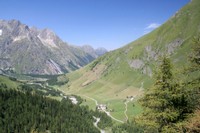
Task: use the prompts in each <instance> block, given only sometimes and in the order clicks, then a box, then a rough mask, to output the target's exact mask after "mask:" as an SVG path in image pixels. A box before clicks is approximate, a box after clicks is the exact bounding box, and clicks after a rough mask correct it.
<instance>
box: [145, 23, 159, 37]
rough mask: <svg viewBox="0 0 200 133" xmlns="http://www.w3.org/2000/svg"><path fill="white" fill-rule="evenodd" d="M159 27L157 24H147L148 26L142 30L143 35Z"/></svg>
mask: <svg viewBox="0 0 200 133" xmlns="http://www.w3.org/2000/svg"><path fill="white" fill-rule="evenodd" d="M159 26H160V24H158V23H151V24H149V25H148V26H147V27H146V28H145V29H144V33H143V35H145V34H148V33H150V32H151V31H152V30H154V29H156V28H158V27H159Z"/></svg>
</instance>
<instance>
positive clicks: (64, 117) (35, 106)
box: [0, 89, 112, 133]
mask: <svg viewBox="0 0 200 133" xmlns="http://www.w3.org/2000/svg"><path fill="white" fill-rule="evenodd" d="M0 107H1V108H0V131H1V132H2V133H12V132H13V133H30V132H41V133H42V132H46V131H50V132H52V133H56V132H57V133H79V132H81V133H98V132H99V130H98V129H97V128H96V127H94V125H93V122H94V119H93V115H94V116H95V115H97V116H101V115H102V116H104V117H105V116H106V114H101V113H100V112H97V111H95V112H94V111H91V110H89V109H88V107H87V106H81V107H80V106H78V105H73V104H72V103H71V101H70V100H68V99H63V100H62V101H61V102H59V101H57V100H53V99H50V98H46V97H44V96H41V95H37V94H34V95H33V94H31V93H30V92H21V91H16V90H12V89H9V90H6V89H0ZM104 117H102V118H101V119H102V120H103V119H104ZM105 120H108V123H109V122H110V124H111V123H112V121H111V120H110V119H109V118H106V119H105ZM105 120H104V121H105ZM101 125H102V127H106V125H103V124H101ZM111 125H112V124H111Z"/></svg>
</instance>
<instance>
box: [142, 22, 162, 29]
mask: <svg viewBox="0 0 200 133" xmlns="http://www.w3.org/2000/svg"><path fill="white" fill-rule="evenodd" d="M159 26H160V24H158V23H151V24H149V25H148V26H147V27H146V28H145V29H156V28H158V27H159Z"/></svg>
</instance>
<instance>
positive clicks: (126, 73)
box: [60, 0, 200, 120]
mask: <svg viewBox="0 0 200 133" xmlns="http://www.w3.org/2000/svg"><path fill="white" fill-rule="evenodd" d="M199 7H200V1H199V0H193V1H192V2H190V3H188V4H187V5H186V6H184V7H183V8H182V9H181V10H180V11H179V12H177V13H176V14H175V15H174V16H173V17H171V18H170V19H169V20H168V21H167V22H166V23H164V24H163V25H162V26H160V27H159V28H157V29H156V30H154V31H152V32H151V33H149V34H147V35H145V36H143V37H141V38H139V39H138V40H136V41H134V42H132V43H130V44H128V45H126V46H125V47H122V48H120V49H117V50H115V51H111V52H109V53H107V54H105V55H104V56H102V57H100V58H98V59H96V60H95V61H93V62H92V63H90V64H89V65H87V66H86V67H84V68H82V69H80V70H77V71H75V72H72V73H70V74H68V75H67V76H68V77H69V82H68V84H67V85H65V86H62V87H61V88H60V89H61V90H63V91H64V92H66V93H73V94H79V95H81V96H83V95H87V96H89V97H92V98H95V99H96V100H97V101H98V102H99V103H105V104H108V106H109V108H110V109H113V110H114V111H113V112H111V115H113V116H115V117H116V118H118V119H121V120H125V115H124V108H125V105H124V100H125V99H126V97H127V96H134V97H136V99H137V98H138V97H140V96H141V95H142V93H143V88H148V87H149V86H151V85H152V83H153V79H152V77H151V76H150V75H151V73H153V71H154V69H155V65H156V64H157V62H158V59H157V57H159V56H161V55H162V54H164V53H165V54H168V55H170V57H171V59H172V61H173V62H174V63H175V67H176V68H178V67H180V66H182V65H183V64H187V55H188V53H189V52H190V50H191V45H190V44H191V43H192V41H191V40H192V38H193V36H195V35H196V34H197V33H198V32H200V14H199V12H200V8H199ZM148 48H149V49H150V50H148ZM168 51H172V52H168ZM134 60H140V61H141V62H142V63H143V66H142V67H140V68H138V69H136V68H133V67H132V66H131V65H130V62H132V61H134ZM145 70H146V71H149V72H145ZM88 100H89V99H87V100H86V101H88ZM134 101H136V100H134ZM134 101H132V102H130V103H129V104H130V105H131V104H132V103H133V102H134ZM84 104H87V102H86V103H84ZM88 105H91V107H93V108H94V106H95V105H94V104H92V101H88ZM138 110H139V111H138ZM140 111H141V108H140V106H139V105H138V104H137V103H136V104H135V106H134V107H129V108H128V113H127V114H128V116H129V117H130V116H133V115H137V114H138V113H139V112H140ZM131 112H133V113H131Z"/></svg>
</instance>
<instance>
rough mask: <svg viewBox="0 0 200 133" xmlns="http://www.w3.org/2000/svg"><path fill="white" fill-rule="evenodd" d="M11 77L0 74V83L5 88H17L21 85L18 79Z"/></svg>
mask: <svg viewBox="0 0 200 133" xmlns="http://www.w3.org/2000/svg"><path fill="white" fill-rule="evenodd" d="M11 79H12V78H8V77H6V76H3V75H0V85H6V86H7V88H17V87H18V86H19V85H21V83H20V82H18V81H13V80H11Z"/></svg>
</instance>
